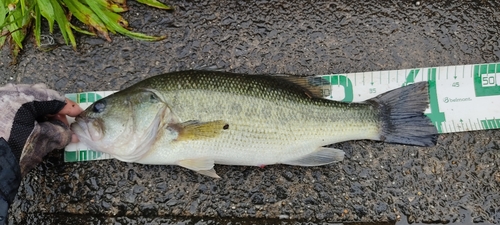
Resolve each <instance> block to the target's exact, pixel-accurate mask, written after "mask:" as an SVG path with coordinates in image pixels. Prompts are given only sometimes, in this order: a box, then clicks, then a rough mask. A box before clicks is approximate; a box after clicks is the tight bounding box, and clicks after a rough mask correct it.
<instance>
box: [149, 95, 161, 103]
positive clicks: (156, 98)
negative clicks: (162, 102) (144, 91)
mask: <svg viewBox="0 0 500 225" xmlns="http://www.w3.org/2000/svg"><path fill="white" fill-rule="evenodd" d="M149 102H152V103H156V102H159V99H158V96H156V94H155V93H150V94H149Z"/></svg>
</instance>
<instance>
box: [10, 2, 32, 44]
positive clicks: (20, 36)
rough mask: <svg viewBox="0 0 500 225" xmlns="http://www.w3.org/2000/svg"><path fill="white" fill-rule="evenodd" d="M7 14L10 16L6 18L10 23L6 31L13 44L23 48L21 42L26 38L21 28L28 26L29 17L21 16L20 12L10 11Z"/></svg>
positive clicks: (26, 15)
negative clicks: (8, 32)
mask: <svg viewBox="0 0 500 225" xmlns="http://www.w3.org/2000/svg"><path fill="white" fill-rule="evenodd" d="M9 14H12V15H11V16H9V17H7V18H8V20H9V21H10V22H11V23H10V24H9V26H8V29H9V31H10V34H11V36H12V39H13V40H14V42H16V44H17V46H19V48H23V40H24V38H25V37H26V33H25V32H26V31H25V30H23V26H24V25H26V24H28V22H29V16H28V14H25V15H22V12H21V11H20V10H14V11H10V12H9ZM15 51H16V49H14V52H15Z"/></svg>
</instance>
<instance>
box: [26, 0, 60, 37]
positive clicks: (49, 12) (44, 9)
mask: <svg viewBox="0 0 500 225" xmlns="http://www.w3.org/2000/svg"><path fill="white" fill-rule="evenodd" d="M21 2H24V1H23V0H21ZM36 5H37V6H38V9H39V10H40V13H41V14H42V16H43V17H45V19H46V20H47V21H48V22H49V31H50V33H52V32H54V8H53V7H52V4H51V2H50V1H49V0H36Z"/></svg>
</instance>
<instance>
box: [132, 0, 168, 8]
mask: <svg viewBox="0 0 500 225" xmlns="http://www.w3.org/2000/svg"><path fill="white" fill-rule="evenodd" d="M137 2H140V3H142V4H146V5H149V6H152V7H156V8H159V9H172V7H170V6H167V5H164V4H163V3H161V2H159V1H157V0H137Z"/></svg>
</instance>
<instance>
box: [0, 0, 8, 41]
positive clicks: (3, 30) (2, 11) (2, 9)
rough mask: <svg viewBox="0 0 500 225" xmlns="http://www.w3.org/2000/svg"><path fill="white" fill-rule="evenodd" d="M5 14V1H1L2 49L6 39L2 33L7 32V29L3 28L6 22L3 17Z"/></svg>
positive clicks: (0, 35)
mask: <svg viewBox="0 0 500 225" xmlns="http://www.w3.org/2000/svg"><path fill="white" fill-rule="evenodd" d="M7 14H8V9H7V6H6V5H5V3H1V4H0V49H2V47H3V45H4V44H5V39H6V36H5V35H4V34H3V33H4V32H7V29H4V26H5V22H6V20H5V18H6V17H7Z"/></svg>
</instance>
